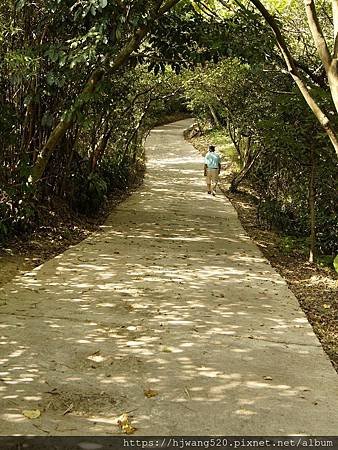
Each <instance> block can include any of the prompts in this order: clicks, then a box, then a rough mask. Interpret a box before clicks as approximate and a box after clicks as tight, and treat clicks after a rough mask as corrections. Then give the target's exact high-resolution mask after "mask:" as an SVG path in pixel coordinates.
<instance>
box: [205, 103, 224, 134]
mask: <svg viewBox="0 0 338 450" xmlns="http://www.w3.org/2000/svg"><path fill="white" fill-rule="evenodd" d="M208 107H209V110H210V113H211V116H212V118H213V121H214V124H215V126H216V128H220V126H221V125H220V123H219V120H218V117H217V115H216V112H215V110H214V108H213V107H212V106H211V105H208Z"/></svg>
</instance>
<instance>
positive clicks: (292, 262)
mask: <svg viewBox="0 0 338 450" xmlns="http://www.w3.org/2000/svg"><path fill="white" fill-rule="evenodd" d="M211 139H212V138H211ZM189 141H190V142H191V143H192V144H193V145H194V147H195V148H196V149H197V150H198V151H199V152H200V153H201V154H205V152H206V151H207V148H208V145H209V144H210V143H214V144H216V145H217V142H212V141H210V137H206V136H200V137H195V138H193V139H189ZM234 170H235V164H234V163H233V161H231V159H230V160H228V161H226V162H225V164H224V170H223V171H222V175H221V180H220V187H221V189H222V190H223V192H224V194H225V195H226V196H227V198H228V199H229V200H230V201H231V203H232V205H233V206H234V207H235V209H236V211H237V213H238V217H239V219H240V221H241V223H242V225H243V227H244V229H245V231H246V232H247V233H248V235H249V236H250V237H251V238H252V239H253V240H254V242H255V243H256V244H257V245H258V247H259V248H260V250H261V252H262V253H263V254H264V256H265V257H266V258H267V259H268V260H269V261H270V263H271V265H272V266H273V267H274V268H275V269H276V270H277V271H278V272H279V273H280V274H281V275H282V277H283V278H284V279H285V280H286V282H287V283H288V286H289V288H290V289H291V291H292V292H293V293H294V295H295V296H296V298H297V300H298V301H299V304H300V306H301V308H302V309H303V311H304V312H305V314H306V316H307V318H308V320H309V322H310V323H311V325H312V327H313V330H314V332H315V333H316V335H317V337H318V339H319V340H320V342H321V344H322V346H323V348H324V350H325V352H326V353H327V355H328V357H329V358H330V360H331V362H332V365H333V367H334V368H335V369H336V371H337V372H338V320H337V318H338V295H337V292H338V274H337V273H336V272H335V271H334V270H333V268H332V269H331V268H329V267H325V266H323V265H320V264H310V263H309V262H308V255H307V252H306V249H305V251H304V248H303V247H301V246H297V240H296V239H295V240H293V239H292V237H291V238H290V237H288V236H284V235H283V233H281V232H280V231H278V230H272V229H267V228H264V227H263V226H262V225H260V224H259V223H258V220H257V216H258V214H257V205H258V201H257V196H256V193H255V191H254V188H253V186H252V185H251V184H250V183H249V182H248V181H243V183H242V184H241V186H240V188H239V191H238V192H237V193H231V192H229V190H228V189H229V186H230V182H231V179H232V177H233V176H234Z"/></svg>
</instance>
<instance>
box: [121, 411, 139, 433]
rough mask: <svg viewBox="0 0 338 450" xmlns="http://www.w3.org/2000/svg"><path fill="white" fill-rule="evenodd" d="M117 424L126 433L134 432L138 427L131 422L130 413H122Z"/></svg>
mask: <svg viewBox="0 0 338 450" xmlns="http://www.w3.org/2000/svg"><path fill="white" fill-rule="evenodd" d="M117 425H118V426H119V428H121V430H122V431H123V433H125V434H133V433H134V432H135V431H136V428H135V427H133V426H132V424H131V422H130V419H129V416H128V414H122V416H121V417H120V419H119V420H118V421H117Z"/></svg>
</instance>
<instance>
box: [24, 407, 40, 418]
mask: <svg viewBox="0 0 338 450" xmlns="http://www.w3.org/2000/svg"><path fill="white" fill-rule="evenodd" d="M22 414H23V415H24V416H25V417H27V419H37V418H38V417H40V416H41V411H40V410H39V409H26V410H25V411H22Z"/></svg>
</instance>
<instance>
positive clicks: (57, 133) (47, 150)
mask: <svg viewBox="0 0 338 450" xmlns="http://www.w3.org/2000/svg"><path fill="white" fill-rule="evenodd" d="M103 75H104V71H103V69H100V70H95V71H94V72H93V73H92V75H91V77H90V78H89V80H88V81H87V83H86V86H85V88H84V89H83V91H82V93H81V94H80V96H79V97H78V98H77V100H76V101H75V102H74V103H73V106H72V107H71V108H70V110H69V111H67V113H66V114H64V117H63V118H62V119H61V120H60V122H59V123H58V125H57V126H56V127H55V128H54V130H53V131H52V132H51V134H50V136H49V138H48V139H47V142H46V144H45V145H44V146H43V148H42V150H41V151H40V153H39V155H38V157H37V159H36V162H35V164H34V166H33V170H32V181H33V182H36V181H38V180H39V179H40V178H41V177H42V175H43V174H44V171H45V169H46V167H47V164H48V162H49V160H50V157H51V156H52V154H53V151H54V149H55V147H56V146H57V144H58V143H59V142H60V140H61V139H62V138H63V136H64V135H65V134H66V131H67V130H68V129H69V128H70V127H71V125H72V123H73V121H74V117H75V115H76V112H77V111H79V110H80V109H81V108H82V107H83V106H84V105H85V104H86V103H87V102H88V101H89V99H90V98H91V96H92V95H93V93H94V92H95V90H96V88H97V85H98V83H99V82H100V81H101V80H102V78H103Z"/></svg>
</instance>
